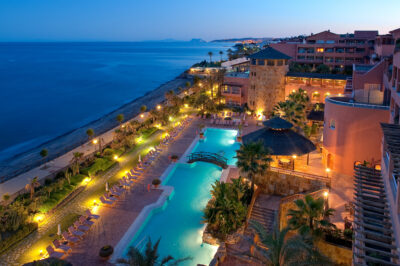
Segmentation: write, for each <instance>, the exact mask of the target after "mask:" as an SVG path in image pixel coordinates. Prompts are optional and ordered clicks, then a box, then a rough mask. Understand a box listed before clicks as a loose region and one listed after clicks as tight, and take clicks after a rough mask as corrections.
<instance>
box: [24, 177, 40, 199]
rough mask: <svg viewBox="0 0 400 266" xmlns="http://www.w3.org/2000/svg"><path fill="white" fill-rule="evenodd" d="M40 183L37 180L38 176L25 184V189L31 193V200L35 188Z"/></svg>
mask: <svg viewBox="0 0 400 266" xmlns="http://www.w3.org/2000/svg"><path fill="white" fill-rule="evenodd" d="M39 186H40V183H39V181H38V177H37V176H36V177H34V178H32V179H31V180H30V181H29V183H28V184H26V185H25V190H27V191H29V193H30V195H31V200H33V196H34V194H35V188H37V187H39Z"/></svg>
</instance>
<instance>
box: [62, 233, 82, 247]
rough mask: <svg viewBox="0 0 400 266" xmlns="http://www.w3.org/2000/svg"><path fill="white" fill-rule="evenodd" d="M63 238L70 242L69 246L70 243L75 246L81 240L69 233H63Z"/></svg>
mask: <svg viewBox="0 0 400 266" xmlns="http://www.w3.org/2000/svg"><path fill="white" fill-rule="evenodd" d="M62 236H63V238H64V240H65V241H67V242H68V244H69V243H71V244H75V243H76V242H78V241H79V238H77V237H76V236H72V235H70V234H68V233H67V232H63V233H62Z"/></svg>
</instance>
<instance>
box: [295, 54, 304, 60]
mask: <svg viewBox="0 0 400 266" xmlns="http://www.w3.org/2000/svg"><path fill="white" fill-rule="evenodd" d="M297 59H298V60H304V59H306V57H305V56H304V55H300V56H298V57H297Z"/></svg>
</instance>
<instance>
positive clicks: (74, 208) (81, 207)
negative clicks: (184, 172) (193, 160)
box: [0, 120, 197, 265]
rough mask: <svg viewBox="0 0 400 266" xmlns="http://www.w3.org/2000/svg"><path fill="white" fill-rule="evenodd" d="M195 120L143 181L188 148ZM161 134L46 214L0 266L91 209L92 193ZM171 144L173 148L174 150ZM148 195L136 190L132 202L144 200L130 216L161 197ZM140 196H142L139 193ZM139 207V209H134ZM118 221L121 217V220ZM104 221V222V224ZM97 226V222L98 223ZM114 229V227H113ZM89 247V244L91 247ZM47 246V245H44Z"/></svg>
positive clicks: (122, 206)
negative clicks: (68, 218) (72, 216)
mask: <svg viewBox="0 0 400 266" xmlns="http://www.w3.org/2000/svg"><path fill="white" fill-rule="evenodd" d="M195 121H196V120H194V122H192V124H191V125H189V126H188V128H186V129H184V131H183V132H182V133H181V136H179V137H178V138H177V140H176V141H175V142H174V143H173V144H172V145H170V146H171V147H173V149H172V150H167V151H165V152H164V153H163V154H162V155H161V157H160V158H159V160H158V161H157V162H156V163H155V164H154V166H157V167H154V166H153V167H151V169H149V171H148V173H147V174H146V179H145V180H144V182H147V183H149V182H151V180H152V179H154V178H155V177H158V176H159V175H160V174H161V173H162V172H158V171H160V170H161V169H160V167H159V166H161V165H162V166H163V167H166V166H168V164H169V161H168V155H169V153H170V152H175V153H176V154H177V155H180V154H181V152H179V151H180V150H182V151H184V149H185V147H186V146H185V145H184V144H181V143H182V142H184V143H187V142H191V141H193V139H194V135H195V132H196V129H197V125H195V124H196V122H195ZM160 134H161V132H160V133H156V134H154V135H153V136H151V137H150V138H149V139H148V141H147V142H146V144H145V145H143V146H141V148H140V149H138V150H136V151H135V152H132V153H130V154H128V155H125V156H122V157H121V158H120V163H119V164H118V165H117V166H115V167H113V168H112V169H111V170H109V171H108V172H107V173H106V174H104V175H102V176H99V177H97V178H95V179H94V180H93V181H91V183H90V185H89V186H87V188H86V189H85V190H84V191H83V192H81V193H80V194H79V195H78V196H77V197H76V198H74V199H73V200H72V201H71V202H69V203H68V204H67V205H66V206H65V207H63V208H60V210H57V211H55V212H54V213H53V214H52V215H51V216H49V217H47V218H46V219H45V222H44V223H43V224H41V225H40V227H39V230H38V232H35V233H33V234H31V235H30V236H28V237H27V238H25V239H24V240H23V241H21V242H20V243H19V244H17V245H16V246H14V247H13V248H11V249H10V250H9V251H7V252H6V253H5V254H3V255H2V256H1V257H0V265H20V263H18V258H19V257H20V255H22V254H23V253H24V252H26V251H27V250H28V249H29V248H30V247H31V246H32V245H33V244H34V243H35V242H36V241H38V240H39V239H40V238H41V237H42V236H44V235H45V234H46V232H47V231H48V230H49V229H50V228H52V227H54V226H56V225H57V224H58V223H60V221H62V219H63V218H64V217H66V216H68V215H69V214H71V213H77V214H83V212H84V211H85V210H86V209H87V208H88V206H87V202H88V200H89V199H90V198H91V197H93V194H94V193H96V192H98V191H101V190H102V189H103V188H104V184H105V182H106V181H107V180H109V179H110V178H112V177H114V176H115V175H118V174H120V173H121V170H122V169H124V168H128V167H129V168H131V167H132V163H133V162H136V161H137V157H138V154H139V153H140V152H142V151H143V150H145V149H146V148H148V147H149V146H150V145H151V143H152V142H154V141H156V140H157V139H159V137H160ZM171 147H170V149H171ZM138 189H141V190H142V192H143V191H144V186H142V187H138V188H135V190H134V191H135V192H137V193H138ZM147 194H148V195H146V197H144V198H142V197H138V196H135V195H136V194H135V193H133V194H132V195H133V196H135V200H132V201H131V204H132V202H139V201H143V202H141V203H140V204H139V205H135V206H130V205H127V206H130V207H131V208H130V211H131V214H129V213H127V215H128V216H129V217H131V218H132V219H134V217H136V216H135V210H136V211H137V212H139V209H141V208H142V207H141V204H143V205H146V203H150V202H153V201H154V200H156V199H157V198H158V194H159V192H158V191H153V192H152V193H150V194H149V193H147ZM137 195H141V194H140V193H139V194H137ZM135 208H137V209H135ZM121 209H124V205H123V204H122V205H121ZM115 217H116V216H113V219H114V220H115ZM118 220H119V219H118ZM102 224H104V222H103V223H102ZM96 226H97V225H96ZM112 229H115V227H114V228H112ZM112 229H111V228H109V232H112ZM94 231H95V230H94ZM88 247H90V246H88ZM43 249H45V247H44V248H43ZM96 252H98V249H97V250H96Z"/></svg>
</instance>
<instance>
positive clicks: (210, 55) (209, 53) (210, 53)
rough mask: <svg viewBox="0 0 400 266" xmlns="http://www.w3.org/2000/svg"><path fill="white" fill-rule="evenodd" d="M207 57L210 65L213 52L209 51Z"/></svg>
mask: <svg viewBox="0 0 400 266" xmlns="http://www.w3.org/2000/svg"><path fill="white" fill-rule="evenodd" d="M208 56H209V57H210V64H211V62H212V60H211V59H212V56H213V52H211V51H210V52H208Z"/></svg>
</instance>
